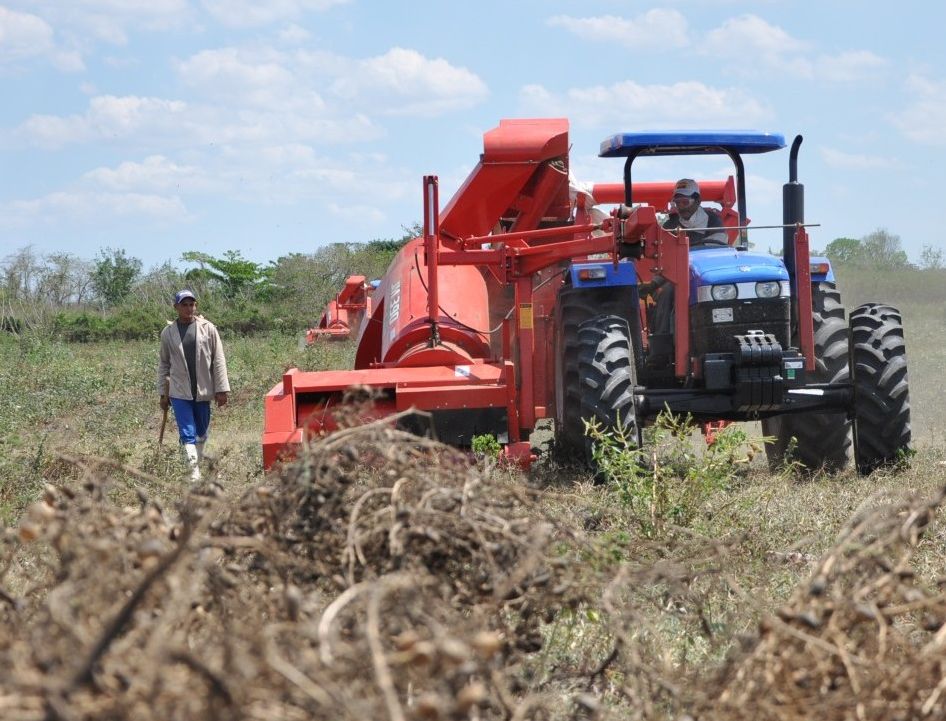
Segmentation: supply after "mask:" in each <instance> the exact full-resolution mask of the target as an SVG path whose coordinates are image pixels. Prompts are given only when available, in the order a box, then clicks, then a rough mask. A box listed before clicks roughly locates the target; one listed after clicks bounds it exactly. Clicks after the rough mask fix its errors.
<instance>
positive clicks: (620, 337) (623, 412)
mask: <svg viewBox="0 0 946 721" xmlns="http://www.w3.org/2000/svg"><path fill="white" fill-rule="evenodd" d="M578 344H579V352H578V378H579V395H580V399H579V400H580V416H581V418H582V419H589V420H590V419H594V420H596V421H598V423H599V424H600V425H601V426H602V427H604V429H609V428H612V429H613V428H622V429H623V430H624V432H625V434H626V435H627V436H628V437H630V438H631V439H633V440H634V442H635V444H636V445H637V446H638V447H639V446H640V428H639V426H638V424H637V413H636V411H635V407H634V388H635V387H636V385H637V369H636V366H635V359H634V345H633V343H632V342H631V334H630V330H629V329H628V325H627V321H626V320H625V319H624V318H622V317H620V316H614V315H600V316H596V317H594V318H591V319H590V320H587V321H585V322H584V323H582V324H581V326H579V328H578ZM583 442H584V450H585V460H586V462H588V463H589V464H590V463H591V461H592V453H593V450H594V448H593V444H592V441H591V439H590V438H588V437H587V436H585V437H584V438H583Z"/></svg>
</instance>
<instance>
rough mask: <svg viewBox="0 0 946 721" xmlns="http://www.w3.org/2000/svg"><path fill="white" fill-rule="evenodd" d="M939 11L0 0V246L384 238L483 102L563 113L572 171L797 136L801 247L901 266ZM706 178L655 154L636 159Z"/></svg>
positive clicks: (698, 165) (913, 249)
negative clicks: (629, 150)
mask: <svg viewBox="0 0 946 721" xmlns="http://www.w3.org/2000/svg"><path fill="white" fill-rule="evenodd" d="M943 7H944V6H941V5H939V4H932V3H924V4H923V5H920V3H918V2H901V3H883V4H881V3H864V2H854V1H853V0H823V1H822V2H819V3H813V2H810V1H808V2H802V1H801V0H783V1H781V2H775V1H772V2H766V1H764V0H763V1H756V2H740V1H738V0H712V1H710V0H679V1H677V2H638V1H635V2H618V1H616V0H614V1H611V0H599V1H595V0H585V1H584V2H580V3H578V2H556V1H555V0H546V1H544V2H538V1H529V0H526V1H520V2H508V1H507V2H502V3H500V2H494V1H493V0H478V1H477V2H443V1H441V2H426V1H423V2H410V3H394V2H381V1H380V0H373V1H371V2H369V1H368V0H271V1H270V2H254V1H253V0H68V1H67V0H58V1H56V0H0V97H2V102H0V248H2V253H0V259H2V257H3V256H6V255H8V254H9V253H11V252H13V251H15V250H17V249H19V248H22V247H24V246H27V245H30V246H32V247H33V248H34V249H35V250H36V251H38V252H40V253H51V252H63V251H65V252H70V253H73V254H75V255H78V256H80V257H83V258H87V259H91V258H93V257H95V256H96V255H97V254H98V252H99V250H100V249H102V248H105V247H111V248H123V249H125V250H126V252H127V253H128V254H129V255H132V256H135V257H138V258H140V259H142V260H143V261H144V263H145V265H146V267H150V266H152V265H155V264H158V263H161V262H164V261H168V260H170V261H172V262H175V263H177V262H178V261H179V259H180V255H181V253H183V252H185V251H189V250H198V251H204V252H207V253H210V254H214V255H219V254H222V253H223V252H224V251H226V250H231V249H232V250H238V251H240V252H241V253H243V255H244V256H245V257H247V258H250V259H252V260H255V261H257V262H261V263H265V262H267V261H269V260H274V259H276V258H278V257H279V256H281V255H285V254H287V253H292V252H313V251H315V250H316V249H317V248H319V247H320V246H323V245H325V244H327V243H332V242H338V241H346V242H366V241H368V240H371V239H374V238H388V237H397V236H399V235H401V232H402V231H401V228H402V226H406V225H409V224H411V223H413V222H415V221H418V220H419V219H420V217H421V202H422V201H421V177H422V175H424V174H425V173H434V174H437V175H439V176H440V178H441V197H442V199H443V202H444V203H445V202H446V200H447V199H448V198H449V196H450V195H451V194H452V193H453V191H454V190H455V189H456V188H457V187H458V186H459V184H460V183H461V182H462V180H463V178H464V177H465V176H466V174H467V173H468V172H469V171H470V169H471V168H472V167H473V165H475V163H476V161H477V158H478V154H479V153H480V152H481V150H482V134H483V132H484V131H486V130H488V129H490V128H492V127H494V126H495V125H496V124H497V123H498V121H499V120H500V119H501V118H506V117H556V116H563V117H567V118H569V119H570V121H571V142H572V155H571V163H572V171H573V174H574V175H575V177H576V179H577V180H579V181H585V182H604V181H616V180H619V179H620V172H621V163H620V161H618V160H602V159H598V158H597V157H596V155H597V150H598V145H599V143H600V141H601V140H602V139H603V138H605V137H606V136H608V135H610V134H613V133H615V132H626V131H633V130H644V129H670V128H757V129H762V130H770V131H776V132H782V133H784V134H785V136H786V139H788V140H789V141H790V139H791V138H792V137H794V135H795V134H798V133H800V134H802V135H804V137H805V142H804V144H803V145H802V152H801V157H800V161H799V174H800V180H801V181H802V182H803V183H804V184H805V186H806V208H807V213H806V216H807V220H808V221H809V222H813V223H814V222H817V223H821V227H820V228H815V229H813V230H812V231H811V233H812V244H813V245H814V246H815V247H820V248H823V247H824V246H825V245H826V244H827V243H828V242H830V241H831V240H832V239H834V238H836V237H839V236H851V237H862V236H864V235H866V234H868V233H870V232H872V231H874V230H876V229H878V228H885V229H887V230H889V231H890V232H891V233H894V234H896V235H899V236H900V237H901V239H902V242H903V248H904V249H905V250H906V251H907V253H908V254H909V255H910V257H911V259H913V260H918V259H919V257H920V252H921V250H922V248H923V246H925V245H930V246H934V247H940V246H941V245H942V240H941V238H942V234H943V230H942V216H940V215H939V214H938V210H939V209H940V208H941V205H940V204H939V202H938V201H936V200H935V198H936V196H938V195H940V194H941V193H942V189H943V184H944V183H943V172H944V166H946V162H944V161H946V152H944V150H946V124H944V121H943V118H944V117H946V62H944V60H946V57H944V56H946V51H944V45H946V44H944V43H943V41H942V37H941V35H942V28H943V27H944V24H946V23H944V20H946V11H944V9H943ZM727 162H728V161H727ZM747 167H748V172H749V191H748V206H749V216H750V217H751V218H752V220H753V222H755V223H756V224H768V223H778V222H781V210H780V203H781V185H782V183H784V182H785V181H786V179H787V174H788V153H787V150H786V151H782V152H781V153H773V154H770V155H767V156H755V157H751V158H749V159H748V162H747ZM728 172H729V169H728V167H727V165H726V162H724V161H723V160H720V159H718V158H717V159H702V160H700V161H699V162H695V161H691V160H685V159H680V158H674V159H664V160H659V161H656V160H655V161H650V163H649V164H646V165H643V164H642V165H641V166H640V170H639V172H638V173H636V176H637V177H639V178H641V179H653V180H657V179H674V178H677V177H680V176H691V177H698V178H712V177H725V175H727V174H728ZM769 233H770V234H765V232H764V231H756V233H755V234H753V236H752V240H753V241H754V242H755V243H756V244H757V245H758V246H759V247H762V248H763V249H764V248H766V247H773V248H774V247H776V246H778V245H779V242H780V241H779V238H780V236H779V235H778V234H777V233H773V232H772V231H769Z"/></svg>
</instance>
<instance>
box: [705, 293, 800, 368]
mask: <svg viewBox="0 0 946 721" xmlns="http://www.w3.org/2000/svg"><path fill="white" fill-rule="evenodd" d="M789 303H790V299H789V298H773V299H772V300H757V299H754V300H738V301H727V302H720V303H697V304H696V305H694V306H691V307H690V312H691V319H690V327H691V328H692V333H691V343H692V347H693V355H695V356H696V357H698V358H699V357H701V356H702V355H704V354H705V353H725V352H728V351H731V350H732V347H733V336H734V335H745V334H747V333H748V332H749V331H753V330H760V331H762V332H763V333H771V334H772V335H774V336H775V339H776V340H777V341H778V342H779V344H781V346H782V348H788V347H789V345H790V343H789V338H790V333H789V323H790V317H791V310H790V306H789Z"/></svg>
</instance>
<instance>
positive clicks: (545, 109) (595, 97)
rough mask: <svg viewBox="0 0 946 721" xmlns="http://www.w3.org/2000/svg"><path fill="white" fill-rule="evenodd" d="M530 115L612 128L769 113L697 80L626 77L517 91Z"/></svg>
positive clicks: (747, 120) (726, 120)
mask: <svg viewBox="0 0 946 721" xmlns="http://www.w3.org/2000/svg"><path fill="white" fill-rule="evenodd" d="M520 103H521V105H522V106H523V109H524V111H525V112H526V113H528V114H534V115H536V116H543V117H549V116H567V117H569V118H570V119H571V120H572V121H573V122H575V123H577V124H580V125H584V126H587V127H602V126H603V127H610V128H614V127H616V126H620V125H622V124H626V123H627V119H628V118H633V119H634V121H633V122H634V127H635V128H638V129H642V128H645V127H655V128H661V127H663V128H669V127H690V128H692V127H714V126H715V127H733V126H734V125H737V126H739V127H745V126H746V125H747V124H748V125H752V124H754V123H757V122H759V121H761V120H766V119H768V118H770V117H771V115H772V113H771V111H770V110H769V109H768V108H767V107H766V106H764V105H763V104H762V103H760V102H759V101H757V100H755V99H754V98H752V97H750V96H748V95H746V94H745V93H744V92H743V91H741V90H738V89H734V88H714V87H711V86H708V85H704V84H703V83H698V82H693V81H689V82H679V83H673V84H671V85H641V84H640V83H635V82H634V81H631V80H628V81H624V82H620V83H615V84H614V85H607V86H605V85H592V86H588V87H585V88H571V89H569V90H567V91H565V92H564V93H553V92H550V91H549V90H547V89H546V88H544V87H543V86H541V85H527V86H525V87H523V88H522V90H521V91H520Z"/></svg>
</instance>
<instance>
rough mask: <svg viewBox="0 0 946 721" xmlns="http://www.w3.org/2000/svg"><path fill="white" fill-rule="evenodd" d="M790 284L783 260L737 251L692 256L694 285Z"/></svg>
mask: <svg viewBox="0 0 946 721" xmlns="http://www.w3.org/2000/svg"><path fill="white" fill-rule="evenodd" d="M763 280H788V271H787V270H786V269H785V264H784V263H783V262H782V259H781V258H777V257H775V256H774V255H767V254H762V253H752V252H749V251H745V250H736V249H735V248H706V249H702V250H694V251H691V252H690V285H691V286H695V287H699V286H703V285H717V284H719V283H745V282H747V281H763Z"/></svg>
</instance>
